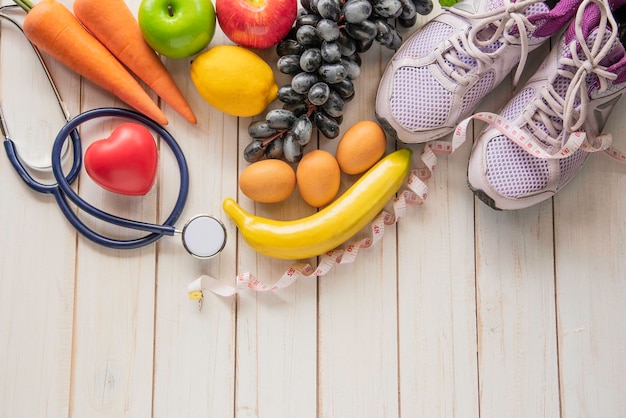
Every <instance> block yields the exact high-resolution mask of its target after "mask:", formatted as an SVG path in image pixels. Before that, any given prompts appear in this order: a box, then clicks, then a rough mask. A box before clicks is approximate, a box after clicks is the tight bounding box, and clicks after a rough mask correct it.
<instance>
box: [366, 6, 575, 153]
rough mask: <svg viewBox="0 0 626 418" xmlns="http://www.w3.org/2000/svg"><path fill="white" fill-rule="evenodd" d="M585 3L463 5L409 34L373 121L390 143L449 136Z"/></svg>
mask: <svg viewBox="0 0 626 418" xmlns="http://www.w3.org/2000/svg"><path fill="white" fill-rule="evenodd" d="M581 1H582V0H561V1H559V2H555V1H553V0H552V1H551V2H548V1H546V2H544V1H540V0H518V1H512V0H489V1H484V0H465V1H462V2H459V3H457V4H455V5H454V6H452V7H450V8H447V9H445V10H444V12H443V13H441V14H440V15H439V16H437V17H435V18H434V19H433V20H431V21H430V22H428V23H427V24H426V25H424V26H423V27H421V28H420V29H419V30H418V31H417V32H415V33H414V34H413V35H411V36H410V37H409V38H408V39H407V40H406V41H405V42H404V44H403V45H402V46H401V47H400V49H399V50H398V51H397V52H396V54H395V55H394V57H393V58H392V59H391V61H390V62H389V64H388V66H387V68H386V70H385V73H384V74H383V77H382V79H381V82H380V85H379V88H378V94H377V97H376V115H377V116H378V119H379V121H380V123H381V125H382V126H383V127H384V128H385V130H386V131H387V133H388V134H389V136H390V137H392V138H395V139H398V140H400V141H402V142H406V143H419V142H426V141H430V140H433V139H437V138H441V137H442V136H445V135H446V134H448V133H450V132H452V131H453V130H454V128H455V127H456V126H457V124H458V123H459V122H460V121H461V120H463V119H464V118H466V117H467V116H469V115H470V114H472V113H473V112H474V110H475V109H476V107H477V105H478V104H479V102H480V101H481V100H482V99H483V98H484V97H485V96H486V95H487V93H489V92H490V91H491V90H493V89H494V88H495V87H496V86H497V85H498V84H500V82H501V81H502V80H503V79H504V78H505V77H506V76H507V75H508V74H509V72H510V71H511V70H512V69H513V67H515V65H517V64H518V63H519V65H518V67H517V71H516V75H515V82H517V80H518V79H519V76H520V74H521V71H522V69H523V67H524V64H525V61H526V57H527V56H528V53H529V52H531V51H532V50H534V49H535V48H537V47H538V46H540V45H541V44H542V43H543V42H545V41H546V40H547V39H548V38H550V36H552V35H554V34H555V33H556V32H559V31H560V30H562V29H563V28H565V27H566V26H567V24H568V23H569V22H570V20H571V19H572V18H573V17H574V14H575V13H576V9H577V8H578V5H579V4H580V3H581Z"/></svg>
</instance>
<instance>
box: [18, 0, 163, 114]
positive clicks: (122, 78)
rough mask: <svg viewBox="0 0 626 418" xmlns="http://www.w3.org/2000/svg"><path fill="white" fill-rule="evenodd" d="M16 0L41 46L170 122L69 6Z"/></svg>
mask: <svg viewBox="0 0 626 418" xmlns="http://www.w3.org/2000/svg"><path fill="white" fill-rule="evenodd" d="M15 2H16V3H17V4H19V5H20V6H22V7H23V8H25V10H26V11H27V12H28V14H27V15H26V18H25V19H24V25H23V26H24V33H25V34H26V36H27V37H28V39H29V40H30V41H31V42H32V43H33V44H35V45H36V46H37V47H38V48H39V49H41V50H42V51H44V52H46V53H47V54H49V55H50V56H52V57H53V58H54V59H56V60H57V61H59V62H61V63H62V64H64V65H65V66H67V67H68V68H70V69H71V70H73V71H75V72H77V73H78V74H80V75H82V76H83V77H85V78H87V79H88V80H91V81H92V82H93V83H95V84H97V85H99V86H100V87H102V88H104V89H105V90H107V91H109V92H111V93H113V94H114V95H116V96H117V97H119V98H120V99H121V100H123V101H124V102H126V103H127V104H128V105H130V106H132V107H134V108H135V109H137V110H138V111H139V112H141V113H143V114H145V115H146V116H148V117H150V118H152V119H154V120H155V121H157V122H158V123H160V124H163V125H165V124H167V118H166V117H165V115H164V114H163V112H162V111H161V109H159V107H158V106H157V105H156V104H155V103H154V102H153V101H152V99H151V98H150V96H148V94H147V93H146V92H145V90H144V89H143V88H142V87H141V85H139V83H138V82H137V80H135V78H134V77H133V76H132V75H131V74H130V73H129V72H128V71H127V70H126V68H124V66H123V65H122V64H121V63H120V62H119V61H118V60H117V58H115V57H114V56H113V55H112V54H111V53H110V52H109V50H108V49H106V47H105V46H104V45H102V44H101V43H100V41H98V40H97V39H96V38H94V37H93V36H92V35H91V34H90V33H89V32H87V30H86V29H85V28H84V27H83V25H82V24H81V23H80V22H79V21H78V20H77V19H76V18H75V17H74V15H73V14H72V12H71V11H70V10H69V9H68V8H67V7H65V6H64V5H63V4H61V3H59V2H57V1H56V0H42V1H40V2H39V3H38V4H37V5H35V6H32V4H31V3H30V1H29V0H17V1H15ZM25 6H26V7H25Z"/></svg>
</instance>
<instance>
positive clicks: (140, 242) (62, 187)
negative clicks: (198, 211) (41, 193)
mask: <svg viewBox="0 0 626 418" xmlns="http://www.w3.org/2000/svg"><path fill="white" fill-rule="evenodd" d="M101 117H120V118H125V119H130V120H133V121H135V122H139V123H141V124H143V125H145V126H146V127H148V128H150V129H152V130H153V131H154V132H156V133H157V135H158V136H159V137H161V139H162V140H164V141H165V142H166V143H167V145H168V146H169V147H170V148H171V149H172V152H173V154H174V157H175V158H176V161H177V163H178V166H179V172H180V190H179V193H178V197H177V200H176V203H175V204H174V207H173V209H172V212H171V213H170V215H169V216H168V218H167V219H166V220H165V221H164V222H163V224H162V225H158V224H153V223H146V222H141V221H135V220H131V219H126V218H121V217H119V216H116V215H113V214H110V213H108V212H105V211H103V210H101V209H98V208H96V207H94V206H93V205H91V204H90V203H88V202H87V201H85V200H84V199H83V198H82V197H80V196H79V195H78V193H76V192H75V191H74V189H72V187H71V184H70V181H68V180H69V179H68V177H69V176H66V175H65V174H64V173H63V167H62V163H61V159H62V158H61V157H62V155H61V154H62V152H63V146H64V144H65V142H66V141H67V138H68V137H70V133H71V132H72V131H74V130H75V129H76V128H77V127H78V126H79V125H81V124H83V123H85V122H87V121H89V120H93V119H96V118H101ZM72 142H73V143H74V142H75V141H72ZM79 151H80V150H79ZM75 158H76V157H75ZM79 158H80V159H81V160H82V155H80V157H79ZM52 172H53V174H54V177H55V180H56V182H57V184H56V188H53V189H51V191H49V192H48V193H52V194H53V195H54V196H55V199H56V200H57V203H58V204H59V206H60V208H61V210H62V211H63V214H64V215H65V216H66V217H67V218H68V220H69V221H70V223H72V225H73V226H74V227H75V228H76V229H77V230H78V232H80V233H81V234H82V235H84V236H85V237H87V238H88V239H90V240H91V241H94V242H95V243H97V244H100V245H103V246H106V247H109V248H116V249H133V248H139V247H143V246H145V245H148V244H150V243H152V242H154V241H156V240H158V239H159V238H160V237H161V236H163V235H175V234H176V233H178V231H177V230H176V228H175V227H174V224H175V222H176V221H177V220H178V218H179V217H180V215H181V214H182V211H183V208H184V205H185V202H186V200H187V195H188V192H189V169H188V166H187V161H186V159H185V156H184V154H183V151H182V149H181V148H180V146H179V145H178V143H177V142H176V140H175V139H174V137H173V136H172V135H171V134H170V133H169V132H168V131H167V130H166V129H165V128H163V127H162V126H161V125H159V124H158V123H156V122H155V121H153V120H151V119H149V118H148V117H146V116H144V115H142V114H140V113H137V112H135V111H132V110H127V109H120V108H112V107H111V108H98V109H92V110H88V111H86V112H84V113H81V114H80V115H78V116H76V117H74V118H73V119H71V120H70V121H69V122H68V123H67V124H66V125H65V126H64V127H63V128H62V129H61V130H60V131H59V133H58V134H57V137H56V139H55V141H54V145H53V147H52ZM31 187H32V186H31ZM68 200H69V201H70V202H72V203H73V204H74V205H76V207H77V208H79V209H80V210H82V211H84V212H85V213H87V214H89V215H91V216H93V217H95V218H97V219H100V220H102V221H104V222H107V223H110V224H113V225H117V226H120V227H123V228H128V229H134V230H139V231H145V232H150V234H148V235H146V236H143V237H141V238H137V239H128V240H123V239H114V238H109V237H106V236H103V235H102V234H99V233H97V232H95V231H93V230H92V229H91V228H89V227H88V226H87V225H86V224H85V223H84V222H83V221H82V220H80V219H79V218H78V216H77V215H76V213H75V212H74V211H73V210H72V209H71V207H70V206H69V203H68Z"/></svg>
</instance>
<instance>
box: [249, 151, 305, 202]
mask: <svg viewBox="0 0 626 418" xmlns="http://www.w3.org/2000/svg"><path fill="white" fill-rule="evenodd" d="M239 189H240V190H241V192H242V193H243V194H245V195H246V196H248V197H249V198H250V199H252V200H254V201H256V202H263V203H276V202H280V201H282V200H285V199H287V198H288V197H289V196H291V194H292V193H293V191H294V190H295V189H296V173H295V172H294V171H293V168H291V166H290V165H289V164H287V163H286V162H284V161H282V160H274V159H271V160H262V161H258V162H256V163H253V164H250V165H249V166H248V167H246V168H245V169H244V170H243V171H242V172H241V174H240V175H239Z"/></svg>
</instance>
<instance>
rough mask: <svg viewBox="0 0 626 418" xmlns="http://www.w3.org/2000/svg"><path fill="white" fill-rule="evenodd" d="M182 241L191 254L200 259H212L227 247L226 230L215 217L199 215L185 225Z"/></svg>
mask: <svg viewBox="0 0 626 418" xmlns="http://www.w3.org/2000/svg"><path fill="white" fill-rule="evenodd" d="M182 241H183V246H184V247H185V249H186V250H187V252H188V253H189V254H191V255H193V256H195V257H198V258H210V257H213V256H215V255H217V254H218V253H219V252H220V251H222V249H223V248H224V246H225V245H226V228H225V227H224V224H223V223H222V222H221V221H220V220H219V219H217V218H214V217H213V216H210V215H198V216H196V217H194V218H191V219H190V220H189V221H187V223H186V224H185V226H184V228H183V231H182Z"/></svg>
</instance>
